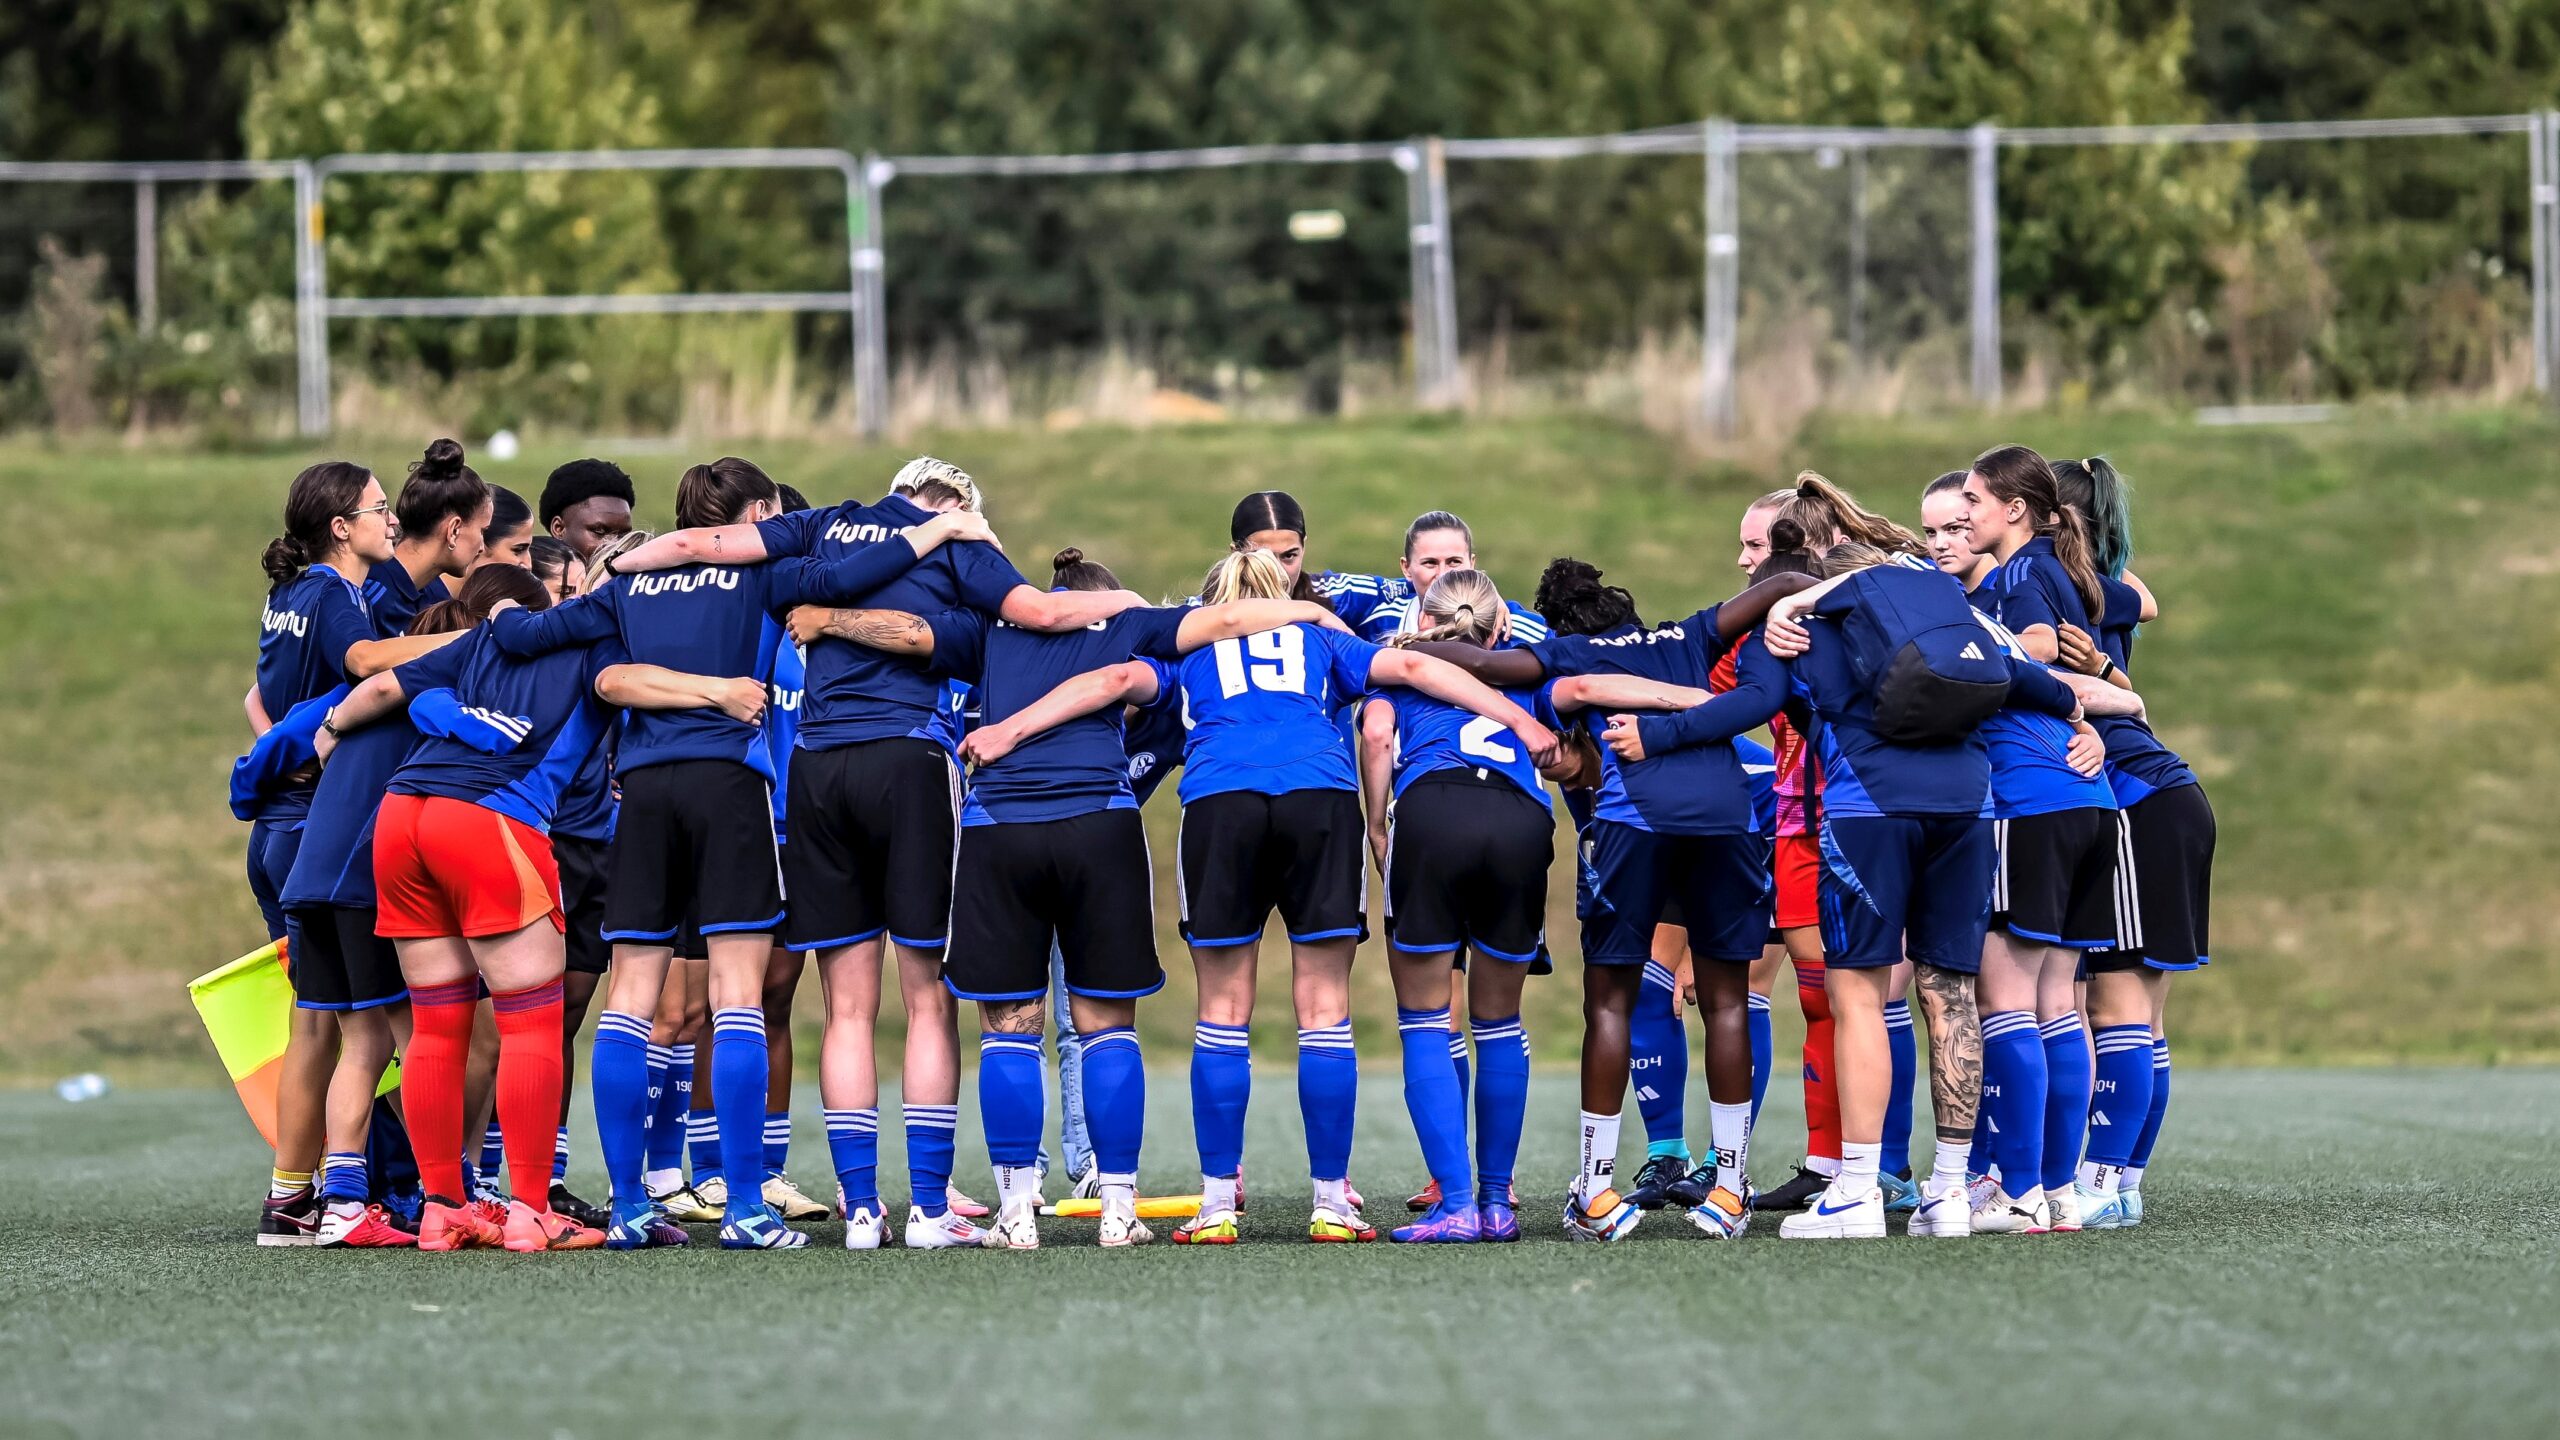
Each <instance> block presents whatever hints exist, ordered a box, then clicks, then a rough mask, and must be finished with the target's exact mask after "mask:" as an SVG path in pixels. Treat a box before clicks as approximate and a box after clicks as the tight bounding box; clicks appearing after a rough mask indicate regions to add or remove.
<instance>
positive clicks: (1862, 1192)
mask: <svg viewBox="0 0 2560 1440" xmlns="http://www.w3.org/2000/svg"><path fill="white" fill-rule="evenodd" d="M1883 1162H1884V1142H1883V1141H1881V1140H1871V1141H1868V1142H1867V1143H1866V1144H1863V1145H1861V1144H1859V1143H1857V1142H1856V1141H1853V1140H1844V1141H1842V1142H1840V1173H1839V1174H1838V1175H1836V1176H1834V1177H1832V1181H1831V1189H1832V1192H1833V1193H1834V1194H1837V1195H1838V1196H1839V1197H1840V1198H1841V1199H1843V1200H1863V1199H1865V1198H1866V1197H1867V1196H1868V1195H1870V1194H1873V1193H1874V1192H1875V1188H1876V1169H1877V1167H1878V1166H1880V1165H1881V1164H1883Z"/></svg>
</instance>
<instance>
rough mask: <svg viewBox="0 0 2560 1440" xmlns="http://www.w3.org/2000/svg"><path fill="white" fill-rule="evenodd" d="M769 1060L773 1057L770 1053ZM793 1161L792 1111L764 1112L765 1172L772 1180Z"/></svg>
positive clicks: (766, 1176) (767, 1177)
mask: <svg viewBox="0 0 2560 1440" xmlns="http://www.w3.org/2000/svg"><path fill="white" fill-rule="evenodd" d="M767 1058H768V1060H769V1059H770V1058H771V1057H770V1055H768V1057H767ZM790 1163H791V1112H790V1111H788V1110H767V1111H766V1112H764V1173H765V1178H766V1179H768V1180H770V1179H772V1178H773V1177H774V1176H776V1175H779V1174H781V1173H782V1171H783V1168H784V1167H785V1166H787V1165H789V1164H790Z"/></svg>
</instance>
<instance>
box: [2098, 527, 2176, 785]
mask: <svg viewBox="0 0 2560 1440" xmlns="http://www.w3.org/2000/svg"><path fill="white" fill-rule="evenodd" d="M2098 588H2099V589H2100V590H2102V591H2104V592H2106V599H2107V609H2106V613H2105V614H2104V615H2101V616H2099V617H2098V628H2097V629H2095V630H2093V631H2091V632H2090V634H2091V635H2092V636H2094V637H2095V638H2096V640H2097V642H2098V648H2099V649H2100V650H2103V651H2105V652H2106V656H2107V658H2108V659H2110V660H2113V661H2114V662H2116V665H2117V667H2118V668H2119V669H2125V670H2130V669H2132V668H2133V631H2134V627H2135V626H2136V625H2137V624H2139V623H2140V622H2141V620H2142V592H2141V591H2139V590H2136V589H2134V588H2133V587H2132V586H2130V585H2127V584H2126V583H2124V582H2123V581H2121V580H2110V579H2106V578H2104V577H2101V578H2100V579H2099V581H2098ZM2089 723H2090V724H2092V725H2095V726H2097V727H2098V735H2099V737H2100V738H2102V739H2104V740H2105V741H2106V742H2107V783H2108V784H2109V785H2110V786H2112V787H2114V789H2115V795H2116V803H2117V804H2119V805H2126V806H2130V805H2135V804H2139V803H2140V802H2142V801H2143V800H2146V799H2148V798H2150V797H2151V796H2152V795H2153V794H2156V793H2157V792H2159V791H2162V790H2175V789H2177V788H2178V787H2179V786H2181V785H2193V784H2195V783H2196V772H2195V771H2193V770H2191V769H2189V768H2188V767H2187V762H2186V761H2184V760H2182V759H2180V758H2178V752H2176V751H2174V750H2172V749H2170V748H2169V747H2168V746H2166V745H2163V744H2161V743H2160V737H2159V736H2158V735H2155V734H2153V733H2152V731H2151V726H2150V725H2149V724H2148V723H2146V722H2145V721H2144V720H2142V719H2141V718H2140V717H2139V716H2134V715H2102V716H2098V717H2095V718H2093V719H2092V720H2091V721H2090V722H2089Z"/></svg>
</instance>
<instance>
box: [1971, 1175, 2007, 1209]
mask: <svg viewBox="0 0 2560 1440" xmlns="http://www.w3.org/2000/svg"><path fill="white" fill-rule="evenodd" d="M1999 1193H2000V1182H1999V1181H1997V1180H1994V1179H1992V1178H1991V1177H1990V1176H1988V1175H1984V1174H1981V1173H1979V1172H1976V1173H1975V1174H1972V1175H1968V1176H1966V1177H1965V1179H1964V1198H1965V1203H1966V1204H1968V1205H1971V1206H1972V1207H1973V1208H1974V1209H1976V1210H1979V1209H1981V1208H1982V1207H1983V1206H1985V1205H1988V1204H1990V1203H1991V1197H1992V1196H1994V1195H1997V1194H1999Z"/></svg>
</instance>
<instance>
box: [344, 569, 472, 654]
mask: <svg viewBox="0 0 2560 1440" xmlns="http://www.w3.org/2000/svg"><path fill="white" fill-rule="evenodd" d="M452 598H453V592H452V591H451V590H448V589H446V588H445V583H444V577H443V576H441V575H439V576H437V577H435V578H434V579H432V580H430V581H428V582H427V583H426V584H424V585H421V584H419V583H418V582H416V581H415V580H412V579H410V578H409V567H408V566H406V565H403V564H401V563H400V560H399V557H397V556H394V557H392V558H391V559H389V560H385V561H383V562H382V563H381V564H379V565H376V566H374V567H373V568H372V569H371V570H369V571H367V572H365V577H364V603H365V608H366V609H368V610H371V611H372V612H373V624H374V628H375V630H377V631H378V632H379V633H380V634H381V636H382V638H384V639H386V640H387V639H389V638H391V637H392V636H394V635H406V634H408V633H409V626H410V624H411V623H412V622H413V621H415V620H416V619H417V618H418V612H419V611H421V610H424V609H426V608H427V607H428V606H430V605H433V604H436V603H437V602H439V601H443V600H450V599H452Z"/></svg>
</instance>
